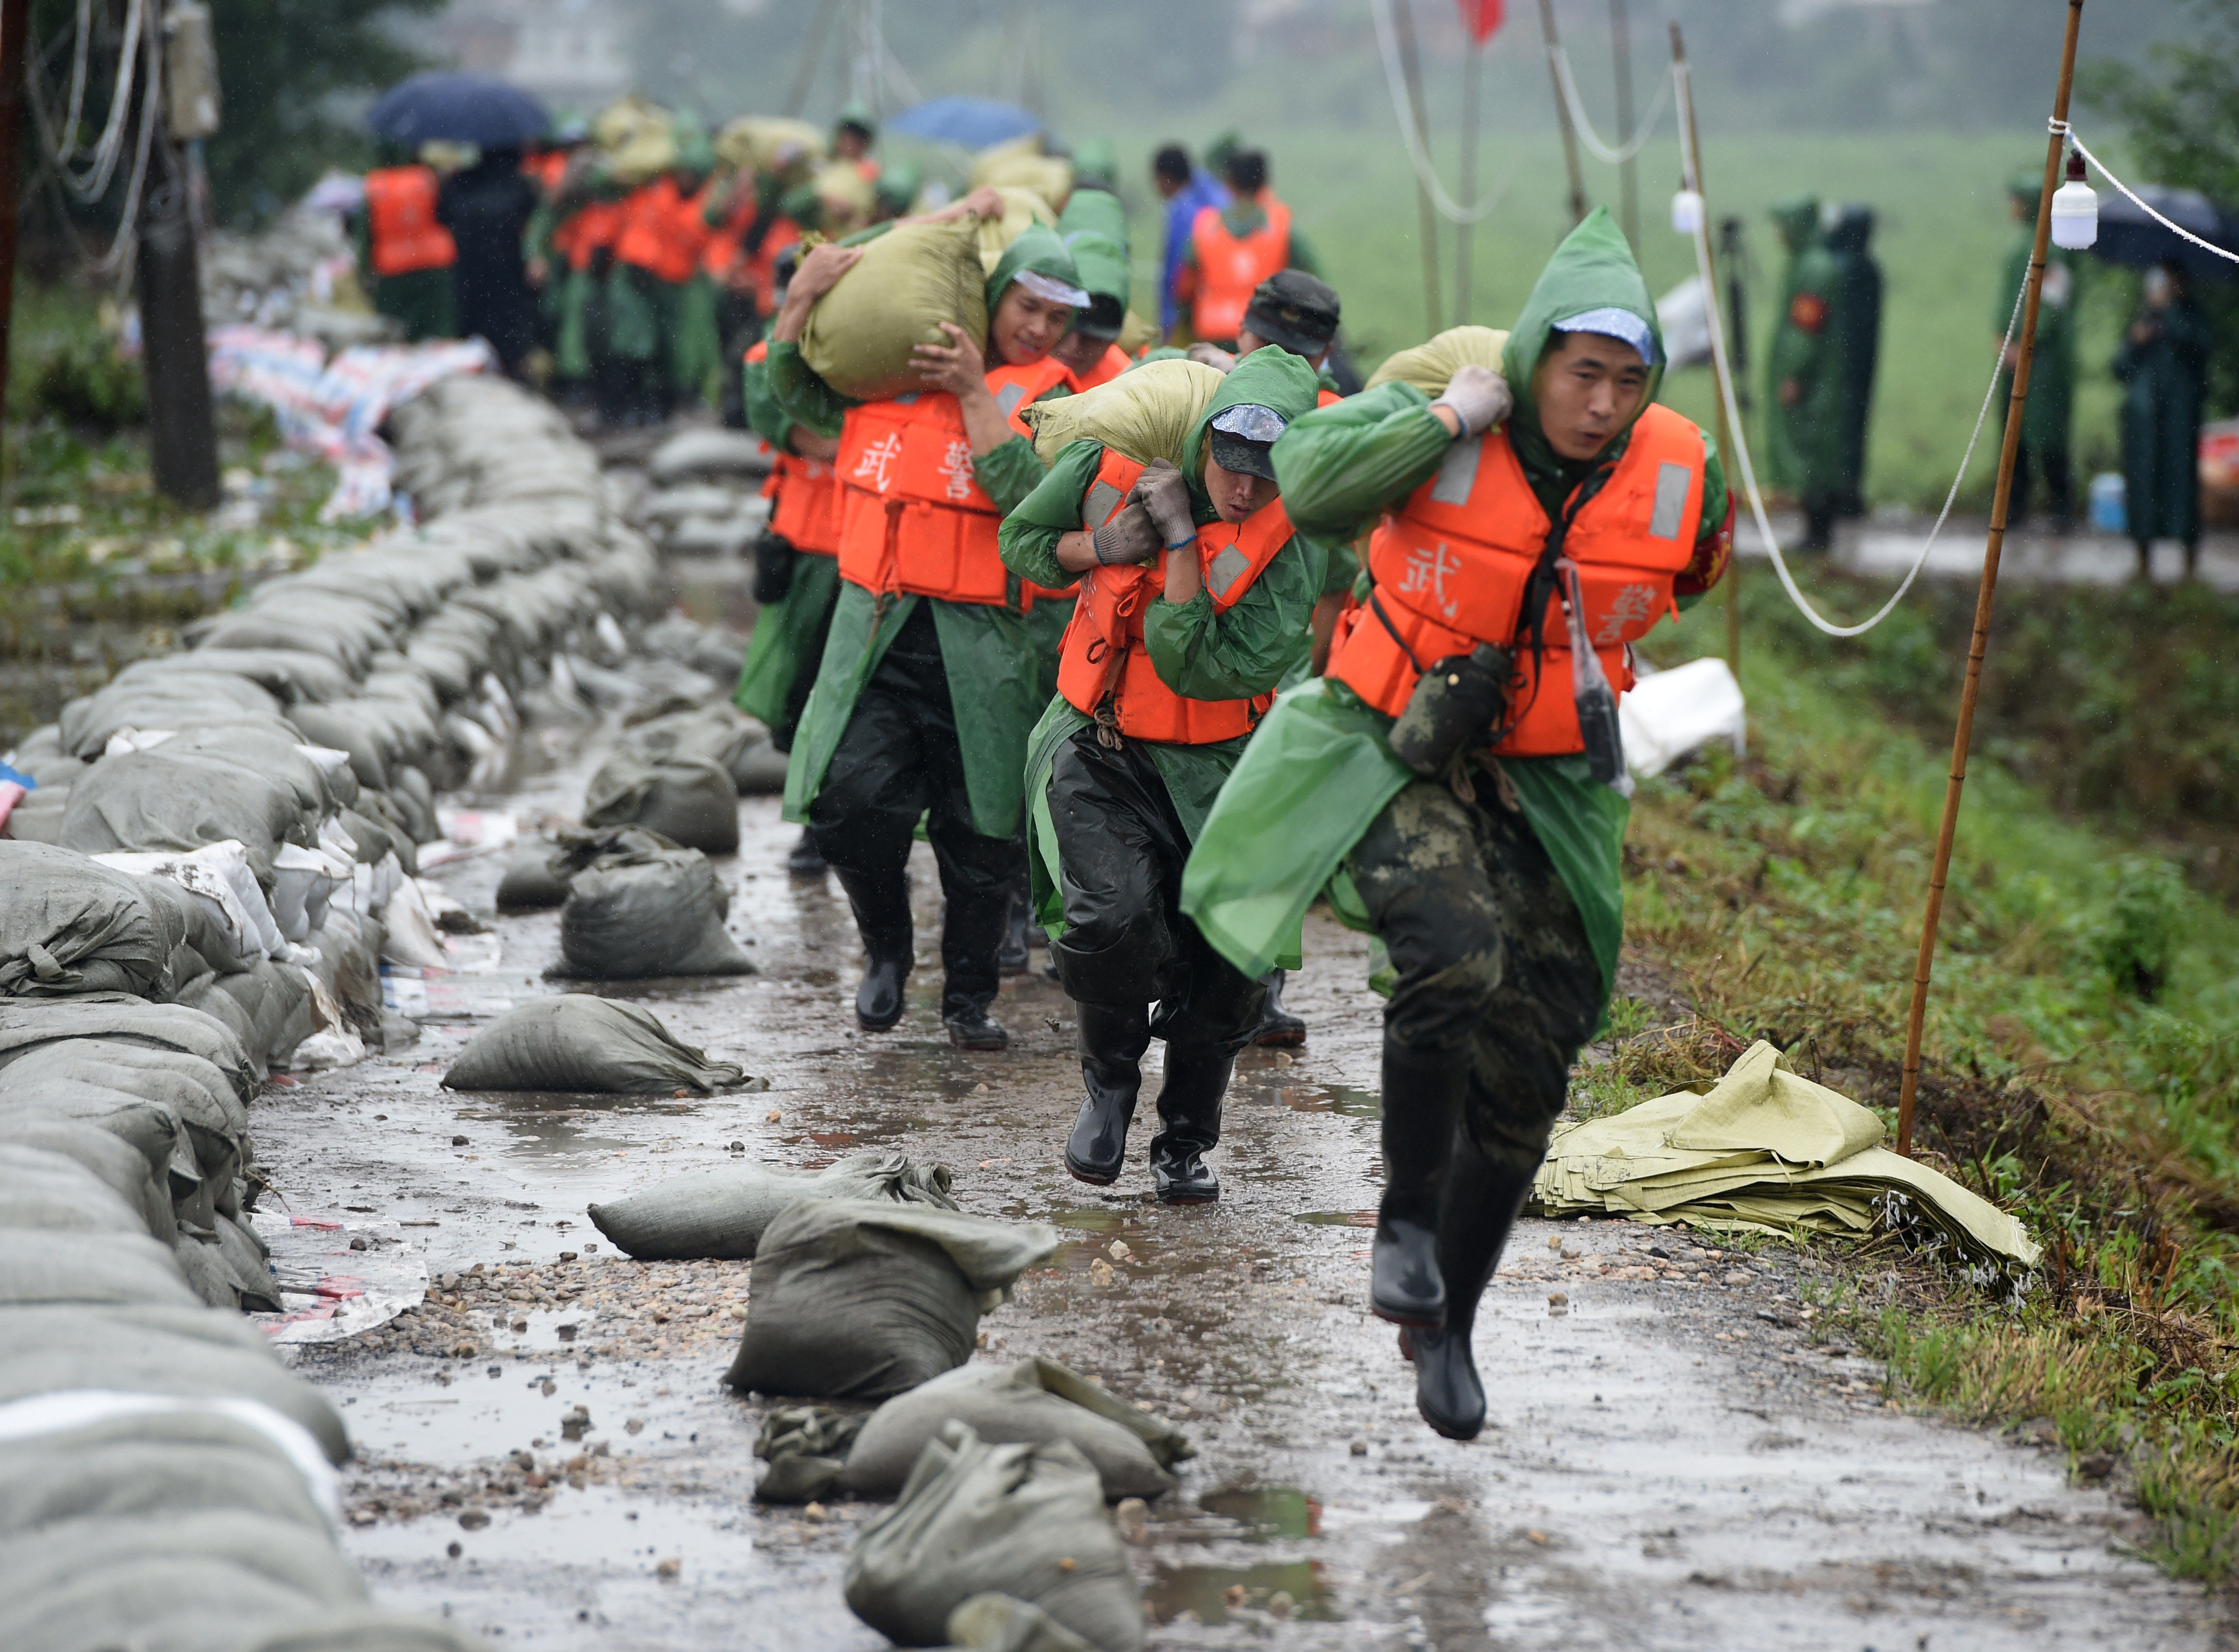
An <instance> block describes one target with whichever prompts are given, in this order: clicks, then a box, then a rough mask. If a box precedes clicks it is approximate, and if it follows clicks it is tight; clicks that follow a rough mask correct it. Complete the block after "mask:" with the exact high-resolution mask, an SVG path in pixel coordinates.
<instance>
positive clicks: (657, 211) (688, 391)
mask: <svg viewBox="0 0 2239 1652" xmlns="http://www.w3.org/2000/svg"><path fill="white" fill-rule="evenodd" d="M713 163H714V155H713V153H712V152H711V151H709V150H708V147H707V144H706V143H705V142H704V141H701V142H700V143H698V144H696V145H695V146H693V147H691V148H690V149H689V150H685V148H684V146H682V145H680V153H679V155H678V157H677V164H676V165H675V166H674V167H673V168H671V169H670V170H668V171H666V172H663V173H662V174H661V176H660V177H656V178H654V180H653V181H652V182H650V183H646V184H644V185H642V186H641V187H640V188H638V189H637V190H634V191H632V192H631V194H630V196H629V197H628V200H627V201H626V202H625V203H624V204H623V211H622V223H621V233H620V234H619V235H617V236H615V269H614V273H613V275H612V276H610V278H609V279H608V298H607V302H608V330H609V336H610V339H611V343H612V348H613V350H614V353H615V356H617V357H619V358H620V359H621V361H622V362H623V363H628V368H627V369H626V371H627V372H628V374H630V375H631V376H634V378H635V380H636V395H635V396H634V403H635V410H634V417H633V419H632V420H631V421H630V422H634V423H659V422H660V421H661V420H662V419H665V418H667V417H668V416H669V415H670V414H671V413H673V412H674V411H675V409H676V404H677V403H678V401H679V400H680V399H687V398H689V397H691V396H695V395H697V394H698V388H699V385H700V383H701V379H702V378H703V377H704V376H705V372H706V370H707V369H708V368H710V367H712V366H714V352H713V350H711V349H705V348H702V346H704V345H705V343H706V341H705V340H703V339H701V338H700V337H699V336H697V332H698V330H697V329H694V328H692V327H690V326H689V325H688V323H690V321H691V320H692V319H693V318H692V317H690V316H688V315H687V314H686V313H685V305H684V290H685V288H686V287H687V286H688V284H689V283H692V282H693V281H694V279H696V278H698V277H699V276H700V274H701V270H700V254H701V249H702V248H703V247H705V246H706V244H707V242H708V221H707V207H706V203H705V201H704V200H703V199H701V190H703V188H704V187H705V186H706V183H707V180H708V171H709V170H710V169H711V167H712V165H713Z"/></svg>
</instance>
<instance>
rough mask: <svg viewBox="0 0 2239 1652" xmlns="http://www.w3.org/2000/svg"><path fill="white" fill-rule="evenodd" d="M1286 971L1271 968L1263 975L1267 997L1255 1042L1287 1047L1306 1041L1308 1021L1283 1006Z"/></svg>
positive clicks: (1279, 1047)
mask: <svg viewBox="0 0 2239 1652" xmlns="http://www.w3.org/2000/svg"><path fill="white" fill-rule="evenodd" d="M1285 973H1286V972H1285V971H1283V970H1281V969H1270V970H1269V971H1268V972H1267V973H1266V976H1263V977H1262V980H1263V981H1264V983H1266V988H1267V997H1266V1003H1264V1004H1263V1005H1262V1006H1261V1008H1260V1010H1259V1031H1258V1032H1256V1033H1254V1034H1252V1042H1253V1043H1255V1044H1264V1045H1266V1046H1267V1047H1269V1048H1270V1049H1290V1048H1292V1046H1294V1045H1298V1044H1303V1043H1305V1042H1306V1023H1305V1022H1304V1021H1302V1020H1300V1019H1299V1017H1298V1016H1294V1015H1292V1013H1291V1012H1290V1011H1289V1010H1287V1009H1284V1008H1283V978H1284V976H1285Z"/></svg>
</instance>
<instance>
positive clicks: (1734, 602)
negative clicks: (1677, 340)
mask: <svg viewBox="0 0 2239 1652" xmlns="http://www.w3.org/2000/svg"><path fill="white" fill-rule="evenodd" d="M1671 63H1672V67H1673V68H1675V69H1678V70H1684V69H1685V68H1686V67H1687V43H1686V41H1685V40H1684V38H1682V37H1681V36H1680V33H1679V25H1678V23H1673V24H1672V25H1671ZM1684 84H1685V85H1686V86H1687V87H1688V88H1690V90H1688V91H1687V95H1686V96H1685V97H1684V98H1683V99H1682V100H1681V107H1680V110H1679V118H1680V119H1681V120H1683V121H1685V122H1686V123H1687V152H1688V153H1689V154H1691V155H1692V156H1693V157H1695V175H1694V176H1693V177H1691V178H1688V179H1687V180H1686V184H1687V187H1688V188H1689V189H1691V190H1694V191H1695V193H1696V194H1698V195H1700V196H1703V197H1705V198H1704V206H1703V211H1704V215H1705V216H1708V214H1709V212H1710V210H1711V208H1710V203H1709V199H1708V196H1709V191H1708V190H1705V189H1704V187H1703V137H1702V134H1701V133H1700V132H1699V131H1698V130H1696V127H1695V94H1694V92H1693V90H1691V88H1692V85H1693V83H1692V82H1691V81H1690V82H1685V83H1684ZM1704 240H1705V243H1706V244H1707V243H1708V235H1707V233H1706V234H1705V236H1704ZM1703 302H1704V303H1706V304H1715V303H1717V302H1718V264H1717V251H1716V250H1715V249H1713V250H1712V251H1711V284H1710V286H1709V288H1708V289H1707V290H1705V291H1704V294H1703ZM1711 376H1712V377H1713V378H1714V379H1716V380H1717V392H1718V393H1717V424H1718V456H1719V458H1720V459H1721V460H1722V461H1723V462H1724V463H1726V464H1729V465H1731V464H1732V463H1733V462H1734V461H1733V454H1734V433H1733V430H1732V429H1731V427H1730V426H1729V425H1728V424H1727V423H1726V364H1725V363H1724V362H1723V361H1721V360H1719V359H1718V357H1717V354H1716V353H1715V352H1714V353H1713V354H1712V355H1711ZM1726 485H1727V486H1728V488H1730V489H1731V487H1732V485H1733V477H1732V475H1731V472H1729V473H1728V476H1727V481H1726ZM1741 572H1742V559H1741V558H1740V557H1739V556H1733V555H1731V554H1729V555H1728V556H1727V557H1726V669H1728V670H1729V671H1731V672H1732V673H1733V674H1734V676H1735V677H1736V679H1737V680H1738V679H1739V678H1740V676H1741V674H1742V607H1741V595H1740V585H1741Z"/></svg>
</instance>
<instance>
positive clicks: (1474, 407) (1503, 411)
mask: <svg viewBox="0 0 2239 1652" xmlns="http://www.w3.org/2000/svg"><path fill="white" fill-rule="evenodd" d="M1431 405H1432V407H1444V408H1451V409H1452V410H1453V415H1454V416H1455V417H1456V418H1458V419H1459V420H1460V421H1461V425H1462V435H1464V436H1483V435H1484V434H1485V432H1486V431H1487V430H1491V429H1492V427H1493V426H1494V425H1496V424H1498V423H1500V422H1501V420H1503V419H1505V418H1506V417H1507V416H1508V414H1509V410H1510V409H1511V408H1513V407H1514V406H1515V405H1516V398H1515V397H1514V396H1511V395H1510V394H1509V391H1508V381H1507V380H1506V379H1505V378H1503V377H1501V376H1500V375H1499V374H1498V373H1496V372H1494V371H1493V370H1492V369H1491V368H1490V367H1479V366H1478V365H1477V364H1476V363H1473V362H1472V363H1471V364H1470V365H1469V366H1467V367H1465V368H1463V369H1461V370H1459V371H1458V372H1457V373H1456V374H1455V375H1454V376H1453V378H1452V381H1451V382H1450V383H1448V384H1447V385H1446V390H1445V395H1443V396H1439V397H1438V400H1437V401H1435V402H1433V403H1431Z"/></svg>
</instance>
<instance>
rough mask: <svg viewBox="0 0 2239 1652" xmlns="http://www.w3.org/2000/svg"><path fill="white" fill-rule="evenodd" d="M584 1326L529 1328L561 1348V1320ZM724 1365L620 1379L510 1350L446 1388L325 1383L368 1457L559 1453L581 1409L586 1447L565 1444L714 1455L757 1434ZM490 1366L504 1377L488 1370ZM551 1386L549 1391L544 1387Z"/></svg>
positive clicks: (452, 1458) (617, 1373)
mask: <svg viewBox="0 0 2239 1652" xmlns="http://www.w3.org/2000/svg"><path fill="white" fill-rule="evenodd" d="M561 1323H573V1324H579V1325H580V1324H582V1323H585V1321H584V1320H583V1319H582V1318H581V1316H579V1315H578V1314H577V1313H575V1312H570V1313H568V1314H566V1315H554V1316H551V1317H550V1319H549V1321H548V1322H547V1323H546V1324H544V1325H542V1326H532V1329H531V1330H530V1332H529V1334H528V1336H529V1338H532V1339H533V1338H535V1337H537V1336H539V1335H540V1332H541V1334H542V1335H544V1336H549V1337H550V1338H551V1346H553V1347H554V1348H561V1347H562V1346H563V1345H562V1344H561V1343H560V1342H559V1340H558V1332H557V1328H558V1326H559V1325H560V1324H561ZM524 1340H526V1339H524ZM723 1357H724V1358H728V1355H726V1356H723ZM722 1363H723V1359H722V1358H718V1359H711V1360H710V1361H709V1362H708V1367H707V1369H706V1370H705V1371H704V1372H701V1371H700V1370H698V1369H694V1367H693V1366H691V1365H689V1364H687V1363H686V1362H682V1361H664V1362H662V1363H661V1366H660V1367H648V1368H644V1369H642V1370H641V1375H640V1376H637V1377H634V1378H631V1377H624V1376H621V1371H623V1370H625V1369H629V1368H628V1367H621V1366H617V1365H615V1364H614V1363H613V1362H608V1363H606V1364H603V1365H601V1366H598V1367H595V1368H594V1369H592V1370H590V1371H584V1370H582V1369H580V1368H577V1367H575V1366H571V1365H567V1364H557V1365H546V1364H544V1363H542V1362H538V1363H536V1364H534V1365H532V1364H529V1363H528V1362H525V1361H516V1360H515V1359H513V1358H512V1357H510V1356H509V1353H508V1357H505V1358H499V1357H496V1356H490V1357H488V1358H486V1359H476V1360H474V1361H471V1362H465V1363H463V1364H462V1365H461V1366H460V1367H459V1368H458V1375H457V1376H455V1378H454V1379H453V1380H452V1382H450V1384H449V1385H448V1387H446V1386H444V1385H442V1384H441V1383H438V1382H431V1381H428V1380H425V1379H420V1378H405V1379H400V1378H395V1377H389V1376H379V1377H375V1378H374V1379H372V1380H370V1381H367V1380H362V1379H358V1378H355V1377H345V1378H342V1379H340V1380H335V1381H329V1382H325V1383H322V1386H324V1387H326V1388H327V1389H328V1391H329V1393H330V1394H331V1395H333V1396H335V1397H336V1399H338V1400H340V1401H341V1402H342V1405H343V1410H342V1416H343V1419H344V1421H345V1422H348V1423H349V1430H350V1438H351V1440H352V1441H353V1442H355V1445H356V1446H357V1447H358V1449H360V1450H361V1451H362V1452H364V1453H366V1454H368V1455H373V1456H388V1457H395V1458H399V1459H401V1460H402V1461H405V1462H475V1461H477V1460H479V1459H482V1458H484V1457H490V1456H495V1455H500V1454H502V1453H504V1452H508V1451H513V1450H517V1449H522V1448H524V1447H527V1448H528V1449H544V1450H547V1451H550V1450H556V1449H559V1448H560V1446H561V1423H562V1422H564V1421H565V1420H566V1418H567V1416H568V1413H569V1412H571V1411H572V1410H573V1409H575V1407H577V1406H579V1405H580V1406H581V1407H583V1408H584V1409H586V1410H588V1412H589V1413H590V1416H591V1421H590V1426H589V1427H588V1429H586V1430H585V1431H584V1433H583V1436H582V1443H581V1444H571V1445H569V1447H568V1449H569V1450H570V1451H579V1450H582V1449H586V1448H587V1447H588V1446H590V1445H595V1444H596V1443H598V1442H601V1441H602V1440H603V1441H606V1442H608V1450H609V1451H611V1452H612V1453H613V1455H615V1456H616V1457H618V1458H621V1457H630V1456H636V1455H646V1454H648V1453H655V1454H657V1453H661V1452H663V1451H674V1450H676V1449H684V1450H686V1451H708V1450H712V1449H714V1447H715V1446H717V1445H718V1444H721V1443H723V1442H732V1441H734V1436H737V1438H738V1439H739V1440H743V1439H747V1438H751V1435H752V1427H751V1422H752V1420H751V1418H749V1417H747V1416H745V1414H744V1413H743V1412H742V1411H741V1410H740V1409H739V1407H738V1405H737V1403H736V1402H734V1401H733V1400H732V1399H731V1398H730V1396H728V1395H726V1394H723V1393H721V1392H719V1391H717V1389H716V1386H715V1385H716V1382H717V1380H718V1379H719V1377H720V1376H721V1365H722ZM491 1370H495V1371H496V1372H497V1375H496V1376H489V1375H488V1373H489V1372H490V1371H491ZM656 1371H657V1373H658V1374H657V1375H655V1372H656ZM547 1382H549V1383H551V1385H552V1392H550V1393H549V1394H547V1393H546V1392H545V1391H544V1385H545V1384H546V1383H547ZM661 1389H668V1390H669V1392H668V1393H666V1394H663V1393H661V1392H660V1390H661ZM632 1418H636V1419H638V1420H639V1421H640V1422H641V1428H640V1430H639V1432H637V1433H636V1434H634V1435H633V1434H631V1433H630V1432H629V1431H628V1428H627V1427H626V1426H625V1425H626V1424H627V1423H628V1422H629V1421H630V1420H631V1419H632ZM742 1431H743V1432H742ZM694 1436H698V1437H697V1438H696V1439H695V1438H694ZM537 1440H541V1441H543V1442H544V1445H543V1447H542V1448H537V1447H535V1445H534V1444H533V1442H535V1441H537Z"/></svg>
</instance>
